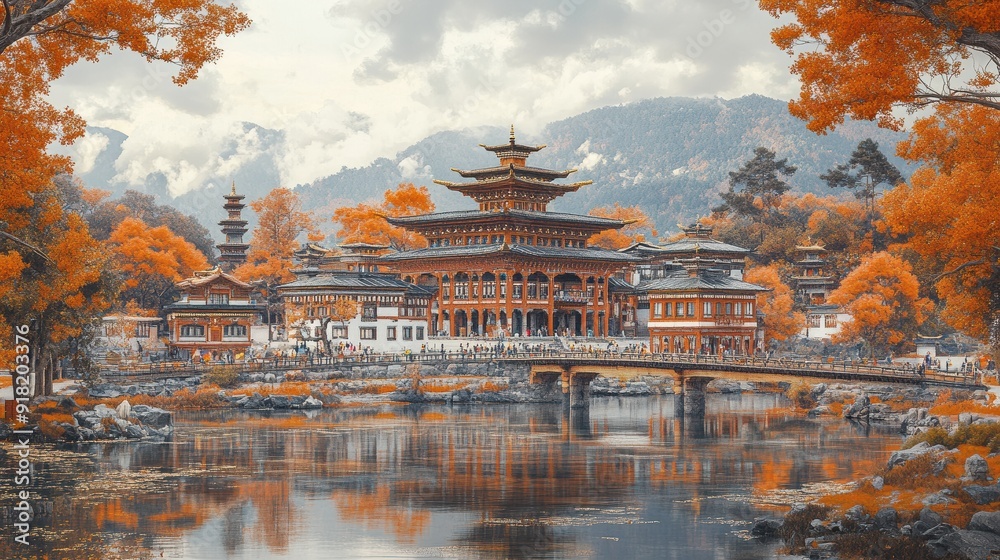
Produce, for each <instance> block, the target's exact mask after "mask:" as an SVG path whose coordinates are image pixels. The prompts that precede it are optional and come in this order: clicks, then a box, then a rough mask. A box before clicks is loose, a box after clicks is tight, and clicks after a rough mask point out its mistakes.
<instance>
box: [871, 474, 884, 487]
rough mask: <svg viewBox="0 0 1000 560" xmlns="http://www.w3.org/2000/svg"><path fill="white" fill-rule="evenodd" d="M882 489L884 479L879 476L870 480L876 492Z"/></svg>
mask: <svg viewBox="0 0 1000 560" xmlns="http://www.w3.org/2000/svg"><path fill="white" fill-rule="evenodd" d="M883 487H885V479H884V478H882V477H881V476H876V477H875V478H873V479H872V488H874V489H876V490H881V489H882V488H883Z"/></svg>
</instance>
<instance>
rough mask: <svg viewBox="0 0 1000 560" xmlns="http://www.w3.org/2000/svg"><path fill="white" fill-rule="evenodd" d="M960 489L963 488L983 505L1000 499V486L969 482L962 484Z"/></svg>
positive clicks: (975, 500)
mask: <svg viewBox="0 0 1000 560" xmlns="http://www.w3.org/2000/svg"><path fill="white" fill-rule="evenodd" d="M962 490H965V493H966V494H968V495H969V496H970V497H971V498H972V500H973V501H974V502H976V503H977V504H979V505H985V504H989V503H992V502H995V501H997V500H1000V488H998V487H997V486H980V485H978V484H970V485H968V486H963V487H962Z"/></svg>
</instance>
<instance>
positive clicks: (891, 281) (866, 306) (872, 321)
mask: <svg viewBox="0 0 1000 560" xmlns="http://www.w3.org/2000/svg"><path fill="white" fill-rule="evenodd" d="M919 290H920V284H919V282H918V281H917V277H916V276H914V275H913V272H912V268H911V267H910V264H909V263H907V262H906V261H904V260H903V259H901V258H899V257H896V256H894V255H891V254H889V253H886V252H879V253H875V254H873V255H871V256H869V257H866V258H865V259H864V260H863V261H862V262H861V264H860V265H859V266H858V267H857V268H855V269H854V270H853V271H851V273H850V274H848V275H847V276H846V277H845V278H844V279H843V281H841V283H840V287H839V288H837V289H836V290H834V291H833V293H831V294H830V303H833V304H837V305H841V306H843V308H844V310H845V311H847V313H849V314H850V315H851V319H850V320H849V321H847V322H846V323H844V324H842V325H841V329H840V331H839V332H838V333H837V334H836V335H834V341H840V342H851V341H853V340H857V339H861V340H863V341H865V343H867V345H868V348H869V349H870V351H871V352H872V355H873V356H874V355H875V352H876V350H878V351H886V350H887V349H889V348H890V347H893V346H896V345H898V344H900V343H902V342H904V341H905V340H909V339H910V338H911V337H913V336H915V335H916V332H917V327H918V326H919V325H920V324H921V323H923V322H924V320H925V319H926V318H927V316H928V313H929V312H930V311H931V309H932V307H933V304H932V303H931V302H930V300H928V299H927V298H923V297H920V293H919Z"/></svg>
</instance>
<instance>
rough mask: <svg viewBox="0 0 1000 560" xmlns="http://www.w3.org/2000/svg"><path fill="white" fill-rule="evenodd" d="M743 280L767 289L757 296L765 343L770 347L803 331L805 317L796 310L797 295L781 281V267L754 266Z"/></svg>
mask: <svg viewBox="0 0 1000 560" xmlns="http://www.w3.org/2000/svg"><path fill="white" fill-rule="evenodd" d="M743 280H745V281H747V282H749V283H751V284H757V285H758V286H762V287H764V288H767V291H766V292H761V293H758V294H757V310H758V311H760V312H761V313H763V314H764V341H765V343H766V344H767V345H768V346H770V345H771V343H772V342H780V341H782V340H787V339H788V338H789V337H792V336H795V335H796V334H798V333H799V332H800V331H801V330H802V327H803V326H804V325H805V324H806V318H805V315H803V314H802V313H801V312H799V311H795V310H794V306H795V297H794V294H793V293H792V289H791V288H790V287H788V285H787V284H785V283H784V282H782V281H781V277H780V276H779V274H778V265H776V264H771V265H768V266H755V267H753V268H751V269H749V270H747V272H746V274H744V275H743Z"/></svg>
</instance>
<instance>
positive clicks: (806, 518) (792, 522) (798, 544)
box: [778, 504, 830, 552]
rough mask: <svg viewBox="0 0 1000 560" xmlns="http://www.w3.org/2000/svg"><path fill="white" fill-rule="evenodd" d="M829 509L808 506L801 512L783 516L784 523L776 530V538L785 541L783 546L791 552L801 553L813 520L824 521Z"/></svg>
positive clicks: (813, 505) (815, 505)
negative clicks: (785, 545) (786, 546)
mask: <svg viewBox="0 0 1000 560" xmlns="http://www.w3.org/2000/svg"><path fill="white" fill-rule="evenodd" d="M829 511H830V508H828V507H826V506H821V505H819V504H809V505H807V506H806V507H805V508H804V509H802V510H801V511H797V512H795V513H789V514H788V515H786V516H785V522H784V524H782V525H781V528H780V529H778V536H779V537H781V538H782V540H784V541H785V544H787V545H788V547H789V548H790V549H791V551H792V552H801V551H802V550H803V549H804V548H805V546H806V537H808V536H809V531H810V530H811V529H812V520H813V519H826V515H827V513H829Z"/></svg>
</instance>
